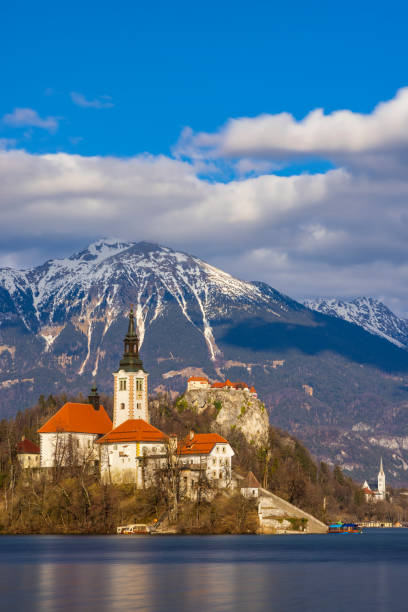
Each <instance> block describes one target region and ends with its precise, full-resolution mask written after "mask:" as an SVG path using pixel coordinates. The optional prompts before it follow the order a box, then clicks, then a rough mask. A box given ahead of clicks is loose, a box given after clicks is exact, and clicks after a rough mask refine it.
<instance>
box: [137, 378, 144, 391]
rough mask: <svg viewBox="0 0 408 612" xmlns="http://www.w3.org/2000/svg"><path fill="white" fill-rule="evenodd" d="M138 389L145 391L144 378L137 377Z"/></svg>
mask: <svg viewBox="0 0 408 612" xmlns="http://www.w3.org/2000/svg"><path fill="white" fill-rule="evenodd" d="M136 391H143V378H136Z"/></svg>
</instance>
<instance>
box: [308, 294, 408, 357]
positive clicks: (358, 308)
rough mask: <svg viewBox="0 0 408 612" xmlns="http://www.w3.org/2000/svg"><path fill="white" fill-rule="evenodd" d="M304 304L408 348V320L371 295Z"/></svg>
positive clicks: (319, 299) (321, 299)
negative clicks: (398, 315)
mask: <svg viewBox="0 0 408 612" xmlns="http://www.w3.org/2000/svg"><path fill="white" fill-rule="evenodd" d="M304 305H305V306H307V307H308V308H311V309H312V310H317V311H318V312H322V313H324V314H327V315H330V316H332V317H339V318H340V319H344V321H349V322H350V323H355V324H356V325H360V326H361V327H363V328H364V329H366V330H367V331H368V332H370V333H371V334H376V335H377V336H381V337H382V338H385V339H386V340H388V341H389V342H393V343H394V344H396V345H397V346H399V347H401V348H405V349H408V321H406V320H405V319H401V318H400V317H397V315H395V314H394V313H393V312H391V310H390V309H389V308H387V306H385V304H383V303H382V302H380V301H378V300H375V299H374V298H369V297H356V298H354V299H350V300H341V299H336V298H331V299H324V298H317V299H315V300H305V301H304Z"/></svg>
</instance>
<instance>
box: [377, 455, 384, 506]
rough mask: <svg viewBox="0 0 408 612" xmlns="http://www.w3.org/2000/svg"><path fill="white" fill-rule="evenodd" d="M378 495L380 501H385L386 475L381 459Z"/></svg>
mask: <svg viewBox="0 0 408 612" xmlns="http://www.w3.org/2000/svg"><path fill="white" fill-rule="evenodd" d="M377 482H378V487H377V488H378V493H379V496H378V497H380V499H385V474H384V469H383V460H382V457H381V461H380V471H379V472H378V480H377Z"/></svg>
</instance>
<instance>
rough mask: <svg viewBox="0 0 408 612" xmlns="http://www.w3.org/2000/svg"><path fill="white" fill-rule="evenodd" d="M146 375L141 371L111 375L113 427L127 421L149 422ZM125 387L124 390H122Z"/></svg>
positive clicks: (120, 371) (122, 371)
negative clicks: (112, 383)
mask: <svg viewBox="0 0 408 612" xmlns="http://www.w3.org/2000/svg"><path fill="white" fill-rule="evenodd" d="M147 377H148V374H147V372H144V371H143V370H139V371H137V372H126V371H125V370H119V372H115V373H114V374H113V378H114V387H113V427H114V428H115V427H117V426H118V425H121V424H122V423H124V422H125V421H127V420H129V419H143V420H144V421H147V422H148V423H149V422H150V419H149V408H148V382H147ZM123 387H125V388H123Z"/></svg>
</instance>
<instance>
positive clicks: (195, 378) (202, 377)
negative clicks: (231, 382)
mask: <svg viewBox="0 0 408 612" xmlns="http://www.w3.org/2000/svg"><path fill="white" fill-rule="evenodd" d="M192 381H197V382H206V383H208V378H204V376H190V378H189V379H188V381H187V382H192Z"/></svg>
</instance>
